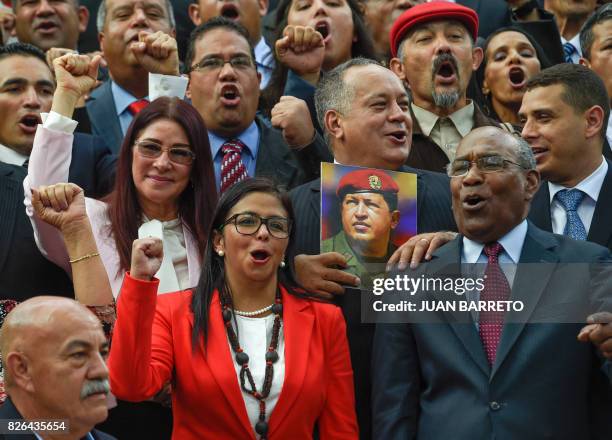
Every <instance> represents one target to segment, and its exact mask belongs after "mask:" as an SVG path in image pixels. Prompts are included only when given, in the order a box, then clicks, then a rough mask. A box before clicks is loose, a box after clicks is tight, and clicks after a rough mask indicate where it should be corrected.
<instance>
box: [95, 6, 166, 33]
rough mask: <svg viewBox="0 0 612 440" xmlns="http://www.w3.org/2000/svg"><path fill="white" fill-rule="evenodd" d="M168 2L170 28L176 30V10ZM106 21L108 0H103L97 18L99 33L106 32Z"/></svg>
mask: <svg viewBox="0 0 612 440" xmlns="http://www.w3.org/2000/svg"><path fill="white" fill-rule="evenodd" d="M165 2H166V10H167V11H168V22H169V23H170V27H171V28H172V29H174V28H176V20H175V19H174V10H173V9H172V3H170V0H165ZM105 21H106V0H102V1H101V2H100V7H99V8H98V16H97V18H96V27H97V28H98V32H102V31H103V30H104V22H105Z"/></svg>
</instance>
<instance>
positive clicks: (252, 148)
mask: <svg viewBox="0 0 612 440" xmlns="http://www.w3.org/2000/svg"><path fill="white" fill-rule="evenodd" d="M231 139H239V140H240V141H242V143H243V144H244V145H246V153H247V154H249V155H250V156H251V157H252V158H253V159H254V158H256V157H257V150H258V148H259V128H258V127H257V124H256V123H255V121H253V122H252V123H251V125H249V126H248V127H247V129H246V130H244V131H243V132H242V133H240V134H239V135H238V136H233V137H232V138H231ZM227 140H228V138H223V137H221V136H218V135H216V134H215V133H213V132H212V131H209V132H208V141H209V142H210V152H211V153H212V157H213V160H214V158H215V157H217V154H221V147H222V146H223V143H224V142H225V141H227Z"/></svg>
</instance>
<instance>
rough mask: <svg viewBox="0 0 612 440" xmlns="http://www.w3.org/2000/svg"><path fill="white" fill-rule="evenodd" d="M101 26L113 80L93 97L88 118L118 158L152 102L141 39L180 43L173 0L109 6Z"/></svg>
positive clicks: (129, 0)
mask: <svg viewBox="0 0 612 440" xmlns="http://www.w3.org/2000/svg"><path fill="white" fill-rule="evenodd" d="M118 11H119V12H118ZM97 25H98V38H99V41H100V48H101V50H102V53H103V54H104V59H105V60H106V63H107V66H108V70H109V74H110V77H111V79H110V80H108V81H106V82H105V83H104V84H102V85H101V86H100V87H98V88H97V89H95V90H94V91H93V92H92V93H91V95H90V97H89V100H88V101H87V112H88V114H89V120H90V122H91V129H92V133H93V134H95V135H98V136H102V137H104V139H105V140H106V142H107V145H108V146H109V147H110V148H111V150H112V151H113V152H117V151H118V150H119V147H120V145H121V141H122V140H123V136H124V134H125V132H126V130H127V128H128V127H129V125H130V123H131V122H132V118H133V117H134V115H135V114H136V113H138V111H139V109H141V108H142V106H143V105H145V104H146V102H145V100H146V99H147V97H148V96H149V83H148V81H147V75H148V73H147V70H146V69H145V67H144V66H143V64H142V57H141V56H138V55H137V54H136V53H137V51H136V50H134V49H135V47H136V46H137V42H138V41H139V40H138V39H139V33H141V32H146V33H149V34H151V33H154V32H157V31H161V32H163V33H165V34H168V35H171V36H172V37H174V35H175V21H174V14H173V12H172V6H171V4H170V1H169V0H151V1H150V2H148V3H143V2H141V1H137V0H104V1H103V2H102V3H101V4H100V9H99V10H98V15H97ZM175 50H176V49H175ZM177 73H178V64H177Z"/></svg>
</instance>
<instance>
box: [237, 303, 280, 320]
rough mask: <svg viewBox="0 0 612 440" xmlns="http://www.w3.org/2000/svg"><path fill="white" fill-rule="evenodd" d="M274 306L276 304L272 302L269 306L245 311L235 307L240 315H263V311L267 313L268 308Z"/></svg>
mask: <svg viewBox="0 0 612 440" xmlns="http://www.w3.org/2000/svg"><path fill="white" fill-rule="evenodd" d="M272 307H274V304H270V305H269V306H266V307H264V308H262V309H259V310H253V311H252V312H243V311H242V310H237V309H234V313H235V314H236V315H238V316H246V317H249V316H257V315H261V314H262V313H266V312H267V311H268V310H270V309H272Z"/></svg>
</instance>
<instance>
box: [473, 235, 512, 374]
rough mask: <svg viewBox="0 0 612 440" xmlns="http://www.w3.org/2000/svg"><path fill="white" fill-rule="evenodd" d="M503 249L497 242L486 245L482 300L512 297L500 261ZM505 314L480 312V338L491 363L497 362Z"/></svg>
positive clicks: (504, 299) (505, 299)
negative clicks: (486, 261)
mask: <svg viewBox="0 0 612 440" xmlns="http://www.w3.org/2000/svg"><path fill="white" fill-rule="evenodd" d="M503 250H504V248H503V246H502V245H501V244H499V243H497V242H495V243H490V244H487V245H485V247H484V253H485V255H486V256H487V257H488V259H489V261H488V264H487V268H486V269H485V280H484V289H482V292H481V293H480V300H481V301H507V300H508V299H509V298H510V284H508V280H507V279H506V275H504V273H503V272H502V270H501V267H499V262H498V257H499V254H500V253H501V251H503ZM504 315H505V313H504V312H503V311H488V310H487V311H481V312H480V320H479V321H480V323H479V331H480V339H481V340H482V345H483V347H484V349H485V352H486V354H487V359H488V360H489V364H490V365H493V363H494V362H495V355H496V354H497V346H498V345H499V340H500V338H501V333H502V329H503V327H504Z"/></svg>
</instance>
